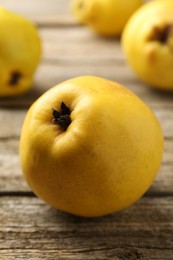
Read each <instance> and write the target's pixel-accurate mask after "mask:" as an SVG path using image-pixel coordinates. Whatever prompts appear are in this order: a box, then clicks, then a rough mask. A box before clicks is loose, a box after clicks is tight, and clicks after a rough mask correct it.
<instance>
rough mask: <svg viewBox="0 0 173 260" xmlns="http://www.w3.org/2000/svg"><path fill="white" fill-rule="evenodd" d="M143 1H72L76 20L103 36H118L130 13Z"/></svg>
mask: <svg viewBox="0 0 173 260" xmlns="http://www.w3.org/2000/svg"><path fill="white" fill-rule="evenodd" d="M143 3H144V1H143V0H128V1H127V0H72V2H71V10H72V13H73V14H74V16H75V17H76V18H77V20H78V21H79V22H80V23H82V24H85V25H88V26H89V27H91V28H92V29H93V30H94V31H96V32H97V33H98V34H101V35H104V36H119V35H120V34H121V32H122V30H123V28H124V26H125V24H126V22H127V20H128V19H129V17H130V16H131V15H132V13H133V12H134V11H135V10H136V9H138V8H139V7H140V6H141V5H142V4H143Z"/></svg>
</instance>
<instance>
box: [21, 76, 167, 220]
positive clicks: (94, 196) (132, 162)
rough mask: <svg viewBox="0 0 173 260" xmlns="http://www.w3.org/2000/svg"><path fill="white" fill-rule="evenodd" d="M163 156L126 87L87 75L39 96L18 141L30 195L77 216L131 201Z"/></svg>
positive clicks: (152, 124)
mask: <svg viewBox="0 0 173 260" xmlns="http://www.w3.org/2000/svg"><path fill="white" fill-rule="evenodd" d="M162 153H163V134H162V130H161V128H160V125H159V122H158V120H157V119H156V117H155V116H154V114H153V112H152V111H151V110H150V109H149V107H148V106H147V105H146V104H144V103H143V102H142V101H141V100H140V99H139V98H138V97H137V96H136V95H135V94H133V93H132V92H131V91H129V90H128V89H127V88H125V87H123V86H121V85H119V84H118V83H114V82H112V81H109V80H106V79H102V78H97V77H94V76H81V77H77V78H74V79H71V80H68V81H65V82H63V83H61V84H59V85H57V86H55V87H53V88H51V89H50V90H48V91H47V92H46V93H45V94H43V96H41V97H40V98H39V99H38V100H37V101H36V102H35V103H34V104H33V105H32V106H31V108H30V109H29V111H28V113H27V115H26V118H25V121H24V124H23V128H22V133H21V140H20V158H21V165H22V169H23V170H22V171H23V174H24V177H25V179H26V181H27V182H28V184H29V186H30V187H31V189H32V190H33V191H34V193H35V194H36V195H37V196H38V197H40V198H42V199H43V200H45V201H46V202H47V203H49V204H51V205H52V206H54V207H55V208H57V209H60V210H62V211H65V212H69V213H72V214H75V215H79V216H84V217H95V216H102V215H106V214H109V213H112V212H116V211H119V210H122V209H124V208H126V207H128V206H129V205H131V204H132V203H134V202H135V201H137V200H138V199H139V198H140V197H141V196H142V195H143V194H144V193H145V192H146V190H147V189H148V188H149V186H150V185H151V183H152V181H153V180H154V177H155V176H156V173H157V172H158V169H159V166H160V163H161V158H162Z"/></svg>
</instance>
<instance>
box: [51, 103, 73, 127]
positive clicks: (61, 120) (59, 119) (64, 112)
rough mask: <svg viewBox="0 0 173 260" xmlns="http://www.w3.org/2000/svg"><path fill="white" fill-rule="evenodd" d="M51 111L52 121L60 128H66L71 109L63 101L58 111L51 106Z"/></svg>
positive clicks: (69, 119)
mask: <svg viewBox="0 0 173 260" xmlns="http://www.w3.org/2000/svg"><path fill="white" fill-rule="evenodd" d="M52 111H53V112H52V113H53V116H54V118H53V123H56V124H58V125H59V126H60V128H61V129H62V130H64V131H65V130H66V129H67V128H68V126H69V125H70V124H71V117H70V114H71V111H70V109H69V108H68V107H67V106H66V104H65V103H64V102H62V103H61V108H60V112H59V111H58V110H56V109H54V108H52Z"/></svg>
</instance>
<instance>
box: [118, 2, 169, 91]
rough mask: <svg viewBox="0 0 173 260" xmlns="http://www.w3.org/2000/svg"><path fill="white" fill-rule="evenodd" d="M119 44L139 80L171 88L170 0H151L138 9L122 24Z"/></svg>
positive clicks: (167, 88)
mask: <svg viewBox="0 0 173 260" xmlns="http://www.w3.org/2000/svg"><path fill="white" fill-rule="evenodd" d="M122 47H123V49H124V53H125V55H126V58H127V62H128V63H129V65H130V66H131V67H132V69H133V70H134V72H135V73H136V74H137V76H138V77H139V78H140V79H141V80H142V81H144V82H146V83H147V84H149V85H150V86H153V87H155V88H158V89H161V90H173V73H172V68H173V1H172V0H155V1H151V2H149V3H146V4H145V5H143V6H142V7H141V8H139V9H138V10H137V11H136V12H135V13H134V14H133V15H132V17H131V18H130V19H129V21H128V22H127V24H126V26H125V29H124V31H123V34H122Z"/></svg>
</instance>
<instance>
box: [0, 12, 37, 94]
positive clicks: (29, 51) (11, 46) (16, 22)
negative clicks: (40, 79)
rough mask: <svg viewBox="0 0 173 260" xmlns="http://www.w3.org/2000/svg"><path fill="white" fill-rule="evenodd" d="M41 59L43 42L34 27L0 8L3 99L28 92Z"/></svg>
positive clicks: (0, 85)
mask: <svg viewBox="0 0 173 260" xmlns="http://www.w3.org/2000/svg"><path fill="white" fill-rule="evenodd" d="M40 56H41V42H40V38H39V35H38V32H37V29H36V28H35V26H34V25H33V24H32V23H31V22H30V21H28V20H27V19H25V18H24V17H22V16H21V15H17V14H14V13H13V12H11V11H8V10H6V9H4V8H2V7H0V96H1V97H3V96H14V95H18V94H20V93H23V92H25V91H26V90H28V88H30V86H31V84H32V77H33V74H34V72H35V69H36V67H37V65H38V63H39V60H40Z"/></svg>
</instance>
